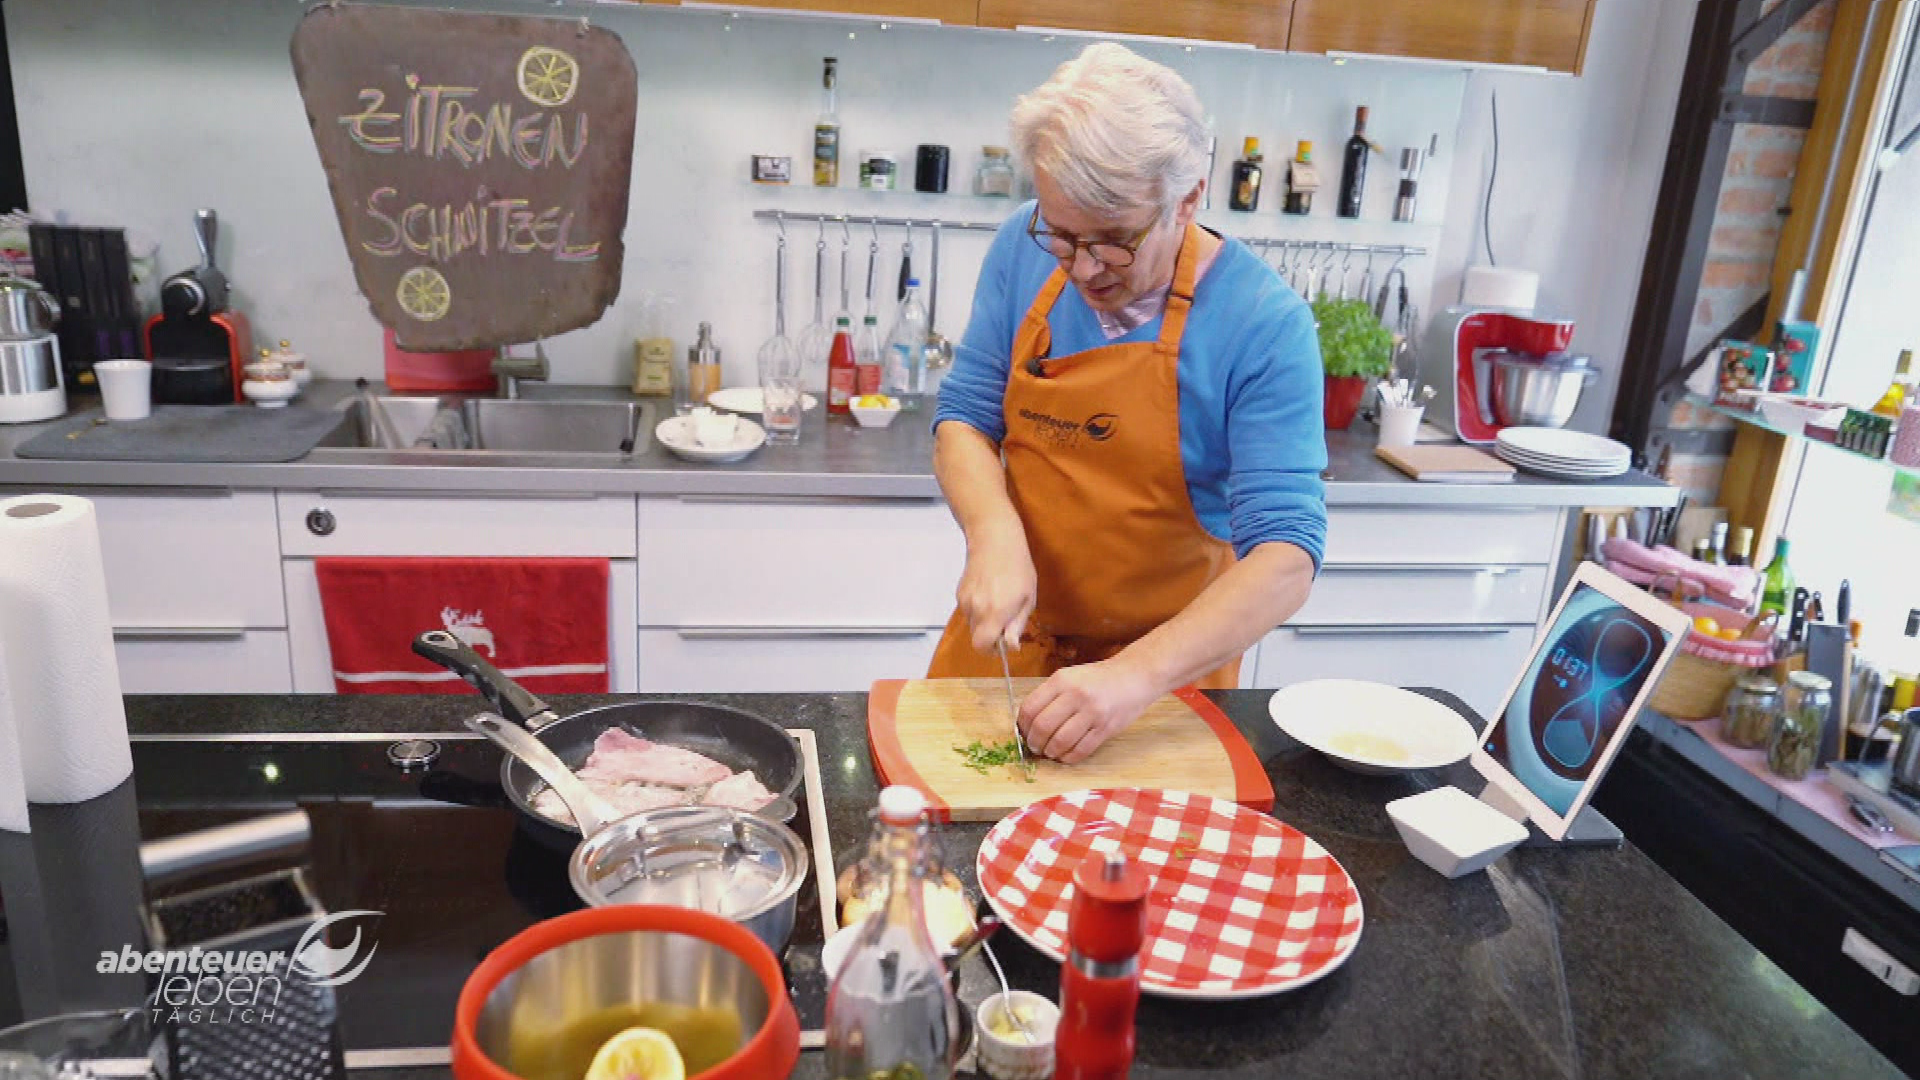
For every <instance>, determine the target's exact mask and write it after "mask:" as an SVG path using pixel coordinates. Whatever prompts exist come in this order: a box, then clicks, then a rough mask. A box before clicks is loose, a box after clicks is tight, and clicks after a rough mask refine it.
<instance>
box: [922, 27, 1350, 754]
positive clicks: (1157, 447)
mask: <svg viewBox="0 0 1920 1080" xmlns="http://www.w3.org/2000/svg"><path fill="white" fill-rule="evenodd" d="M1202 116H1203V114H1202V111H1201V108H1200V102H1199V100H1198V98H1196V97H1195V95H1194V92H1193V89H1192V88H1191V87H1189V86H1188V85H1187V83H1186V82H1185V81H1184V80H1183V79H1181V78H1180V76H1179V75H1177V74H1175V73H1174V72H1173V71H1172V70H1171V69H1168V68H1166V67H1163V66H1161V65H1159V64H1156V63H1153V62H1151V61H1148V60H1145V59H1143V58H1141V57H1139V56H1137V55H1135V54H1134V53H1132V52H1130V51H1128V50H1127V49H1125V48H1123V47H1121V46H1118V45H1111V44H1100V45H1094V46H1091V47H1089V48H1088V49H1087V50H1086V51H1085V52H1083V53H1082V54H1081V55H1080V56H1079V58H1078V59H1075V60H1072V61H1069V62H1067V63H1066V64H1063V65H1061V67H1060V69H1059V70H1058V71H1056V72H1055V73H1054V75H1053V78H1052V79H1050V80H1049V81H1048V82H1047V83H1046V84H1045V85H1043V86H1041V87H1039V88H1038V89H1036V90H1034V91H1033V92H1032V93H1030V94H1028V95H1026V96H1025V97H1023V98H1021V99H1020V101H1019V102H1018V104H1016V105H1015V107H1014V111H1013V133H1014V143H1015V146H1016V148H1017V152H1018V153H1019V154H1020V155H1021V156H1022V157H1023V158H1024V160H1025V161H1026V162H1027V163H1028V165H1029V166H1030V167H1031V169H1032V170H1033V175H1034V190H1035V193H1036V195H1037V196H1038V199H1037V201H1036V202H1034V203H1032V204H1029V205H1027V206H1024V207H1022V208H1021V209H1020V210H1019V212H1018V213H1016V214H1015V215H1014V216H1013V218H1011V219H1010V220H1009V221H1008V222H1007V224H1006V225H1004V226H1003V227H1002V228H1001V229H1000V232H999V234H998V236H997V237H996V238H995V240H994V242H993V246H992V249H991V251H990V252H989V253H988V255H987V259H986V263H985V265H984V266H983V268H982V269H981V272H980V282H979V286H978V288H977V290H976V292H975V297H974V307H973V318H972V320H971V322H969V324H968V326H967V331H966V335H965V340H964V341H962V342H961V344H960V348H959V350H958V354H957V358H956V360H955V363H954V368H953V372H952V374H951V375H950V376H949V377H948V378H947V380H946V382H945V383H944V384H943V386H942V389H941V395H940V405H939V410H938V412H937V413H936V414H935V419H934V423H935V432H936V434H935V451H934V471H935V473H936V474H937V476H938V477H939V480H940V486H941V489H942V490H943V491H944V492H945V493H946V497H947V501H948V503H949V505H950V506H951V507H952V508H953V514H954V517H955V519H957V520H958V521H959V523H960V527H961V530H962V531H963V532H964V533H965V534H966V540H967V562H966V569H965V572H964V573H963V575H962V576H961V579H960V585H959V589H958V600H959V604H958V608H957V610H956V611H955V612H954V614H953V618H952V619H951V620H950V621H949V622H948V625H947V630H946V634H945V636H944V637H943V638H942V639H941V642H940V646H939V648H938V650H937V651H936V653H935V655H934V660H933V665H932V669H931V671H930V672H929V674H930V675H931V676H933V677H936V678H938V677H960V676H971V677H984V676H998V675H999V674H1000V670H1001V669H1000V657H999V656H998V655H997V652H998V649H999V648H1000V647H1001V646H1004V647H1005V648H1006V649H1007V657H1008V659H1009V661H1010V664H1011V667H1012V670H1013V673H1014V674H1016V675H1028V676H1045V677H1047V679H1046V682H1045V683H1043V684H1042V685H1041V686H1040V687H1039V688H1038V689H1037V690H1035V691H1034V692H1033V693H1031V694H1029V695H1028V696H1027V698H1026V700H1025V701H1024V702H1023V703H1022V705H1021V707H1020V715H1019V724H1020V728H1021V731H1022V732H1023V733H1024V736H1025V739H1026V742H1027V745H1028V746H1030V747H1032V748H1033V749H1035V750H1037V751H1039V752H1040V753H1042V754H1045V755H1047V756H1049V757H1052V758H1056V759H1059V760H1062V761H1067V762H1074V761H1080V760H1082V759H1084V758H1086V757H1087V756H1088V755H1089V754H1091V753H1093V751H1094V750H1095V749H1097V748H1098V747H1099V746H1100V745H1101V743H1103V742H1105V741H1106V740H1107V739H1108V738H1110V737H1112V736H1113V734H1114V733H1115V732H1117V731H1119V730H1120V729H1121V728H1123V727H1125V726H1126V725H1127V724H1129V723H1131V722H1132V721H1133V720H1135V719H1136V718H1137V717H1138V716H1139V715H1140V714H1141V713H1142V712H1144V711H1145V710H1146V708H1147V706H1148V705H1150V704H1151V703H1152V702H1153V701H1154V700H1155V699H1157V698H1158V697H1159V696H1160V695H1162V694H1164V693H1165V692H1166V691H1168V690H1170V689H1172V688H1174V687H1177V686H1181V685H1183V684H1186V683H1198V684H1199V685H1201V686H1206V687H1230V686H1234V685H1237V680H1238V670H1239V657H1240V656H1241V654H1242V653H1244V652H1245V651H1246V649H1247V648H1248V647H1249V646H1250V645H1252V644H1253V643H1254V642H1255V641H1257V640H1259V639H1260V638H1261V637H1262V636H1263V635H1264V634H1266V633H1267V632H1268V631H1269V630H1271V629H1273V628H1274V627H1275V626H1277V625H1279V624H1280V623H1282V622H1285V621H1286V620H1287V619H1288V618H1289V617H1291V616H1292V615H1293V613H1294V612H1296V611H1298V610H1299V609H1300V606H1301V605H1302V604H1304V603H1305V602H1306V599H1307V594H1308V591H1309V590H1310V589H1311V587H1312V584H1313V577H1314V572H1315V570H1316V568H1317V566H1318V564H1319V560H1320V557H1321V553H1322V551H1323V549H1324V546H1325V538H1326V504H1325V489H1324V487H1323V485H1322V483H1321V480H1320V472H1321V470H1322V469H1323V468H1325V466H1326V445H1325V440H1324V436H1323V432H1322V425H1321V387H1322V374H1321V367H1320V353H1319V346H1318V342H1317V340H1316V338H1315V335H1314V324H1313V316H1312V313H1311V311H1310V310H1309V309H1308V308H1307V306H1306V304H1305V303H1304V302H1302V301H1301V299H1300V298H1299V297H1298V296H1296V295H1295V294H1294V293H1293V292H1292V291H1291V290H1289V289H1288V288H1287V286H1286V285H1284V284H1283V283H1282V282H1281V281H1280V279H1279V277H1278V276H1277V275H1276V274H1275V273H1274V272H1273V271H1272V269H1271V268H1269V267H1268V266H1267V265H1266V263H1265V262H1263V261H1262V260H1261V259H1259V258H1258V257H1257V256H1255V255H1254V254H1253V253H1252V252H1251V251H1250V250H1249V249H1248V248H1247V247H1246V246H1245V245H1243V244H1241V243H1239V242H1238V241H1234V240H1225V239H1222V238H1221V237H1220V236H1218V235H1216V234H1214V233H1212V232H1210V231H1208V230H1206V229H1204V228H1202V227H1200V226H1199V225H1197V224H1196V223H1195V221H1194V216H1195V212H1196V211H1197V210H1198V208H1199V206H1200V200H1201V196H1202V194H1203V192H1204V190H1205V188H1206V183H1207V175H1206V174H1207V162H1208V154H1207V140H1208V135H1207V129H1206V126H1205V123H1204V121H1203V119H1202ZM1068 286H1071V288H1069V287H1068Z"/></svg>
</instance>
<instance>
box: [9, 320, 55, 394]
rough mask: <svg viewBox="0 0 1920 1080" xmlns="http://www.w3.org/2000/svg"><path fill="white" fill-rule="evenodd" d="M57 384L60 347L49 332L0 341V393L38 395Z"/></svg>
mask: <svg viewBox="0 0 1920 1080" xmlns="http://www.w3.org/2000/svg"><path fill="white" fill-rule="evenodd" d="M61 385H63V384H62V382H61V380H60V347H59V345H58V344H56V343H55V339H54V337H53V335H52V334H41V335H40V336H39V337H35V338H27V339H24V340H15V341H0V396H11V395H15V394H38V393H42V392H44V391H47V390H52V389H55V388H56V387H59V386H61Z"/></svg>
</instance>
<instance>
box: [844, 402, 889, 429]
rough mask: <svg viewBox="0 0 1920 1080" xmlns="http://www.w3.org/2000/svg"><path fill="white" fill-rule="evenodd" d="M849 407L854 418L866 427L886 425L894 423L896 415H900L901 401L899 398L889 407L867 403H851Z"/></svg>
mask: <svg viewBox="0 0 1920 1080" xmlns="http://www.w3.org/2000/svg"><path fill="white" fill-rule="evenodd" d="M848 408H849V409H851V410H852V411H853V418H854V420H855V421H856V422H858V423H859V425H860V426H861V427H866V428H883V427H886V426H887V425H888V424H891V423H893V418H894V417H896V416H899V415H900V401H899V399H897V398H895V399H893V404H892V405H891V406H889V407H887V408H880V409H876V408H871V407H868V406H865V405H849V406H848Z"/></svg>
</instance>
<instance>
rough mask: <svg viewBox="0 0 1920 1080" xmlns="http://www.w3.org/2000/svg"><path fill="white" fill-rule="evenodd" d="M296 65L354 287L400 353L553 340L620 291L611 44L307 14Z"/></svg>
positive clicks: (441, 23)
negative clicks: (390, 330)
mask: <svg viewBox="0 0 1920 1080" xmlns="http://www.w3.org/2000/svg"><path fill="white" fill-rule="evenodd" d="M293 70H294V77H295V78H296V79H297V80H298V81H299V84H300V96H301V98H302V99H303V100H304V101H305V103H306V109H307V120H308V122H309V123H310V124H311V125H312V126H313V140H314V143H315V144H316V145H317V146H318V148H319V151H320V163H321V165H322V166H323V167H324V168H325V169H326V173H327V186H328V188H329V189H330V190H331V191H332V193H333V206H334V211H335V212H336V213H337V214H338V215H339V218H340V232H341V234H342V235H343V236H344V237H345V239H346V244H347V254H348V256H349V258H351V259H352V261H353V273H354V278H355V280H356V281H358V283H359V285H360V291H361V292H362V293H364V294H366V297H367V299H368V300H369V301H370V302H371V305H372V307H373V314H374V317H375V318H377V319H379V320H380V322H381V323H383V324H385V325H386V326H390V327H392V328H393V332H394V336H395V338H396V339H398V341H399V343H400V344H401V345H403V346H405V347H406V348H409V349H413V350H417V351H423V352H424V351H438V350H451V349H470V348H486V347H490V346H494V345H503V344H510V343H513V342H523V341H533V340H535V339H538V338H543V337H551V336H552V335H554V334H559V333H563V332H565V331H567V330H575V329H578V328H580V327H582V326H587V325H590V324H591V323H593V322H594V321H595V320H597V319H599V318H600V316H601V314H602V313H604V312H605V311H606V309H607V305H609V304H611V303H612V302H613V298H614V297H615V296H616V295H618V294H619V292H620V266H621V263H622V261H623V255H624V252H625V248H624V245H623V244H622V243H621V233H622V232H623V231H624V230H625V228H626V224H627V190H628V177H629V175H630V172H631V169H632V161H633V118H634V106H635V95H636V91H635V86H636V80H635V76H634V68H633V59H632V57H631V56H630V55H629V54H628V52H627V47H626V45H625V44H624V43H623V42H621V40H620V38H619V35H617V34H614V33H612V32H611V31H608V30H603V29H600V28H597V27H591V26H588V25H587V24H586V23H585V21H584V20H580V19H550V18H526V17H520V16H509V15H485V14H469V13H462V12H454V11H432V10H427V9H424V8H400V7H385V6H376V5H361V4H337V5H320V6H317V7H314V8H313V9H311V10H310V11H308V12H307V14H306V16H305V17H304V18H303V19H302V20H301V22H300V26H299V28H298V29H297V30H295V31H294V35H293Z"/></svg>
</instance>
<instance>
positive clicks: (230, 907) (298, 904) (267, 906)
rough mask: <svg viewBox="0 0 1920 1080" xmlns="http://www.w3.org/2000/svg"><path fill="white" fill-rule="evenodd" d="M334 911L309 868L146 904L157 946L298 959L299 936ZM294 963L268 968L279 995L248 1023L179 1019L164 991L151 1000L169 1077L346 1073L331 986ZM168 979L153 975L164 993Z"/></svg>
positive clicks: (276, 1079)
mask: <svg viewBox="0 0 1920 1080" xmlns="http://www.w3.org/2000/svg"><path fill="white" fill-rule="evenodd" d="M326 913H327V912H326V909H325V908H324V907H322V906H321V905H320V902H319V901H318V900H317V899H316V898H315V897H314V894H313V890H312V888H311V887H310V886H309V885H308V883H307V879H306V875H305V873H304V872H303V871H301V870H298V869H294V870H282V871H277V872H275V873H271V874H264V875H261V876H258V877H251V878H247V879H245V880H242V881H237V882H234V883H232V884H228V885H221V886H217V887H215V888H211V889H202V890H198V891H196V892H191V893H185V894H183V895H180V896H176V897H169V898H167V899H164V900H157V901H154V902H152V903H150V904H149V905H148V906H147V929H148V933H149V936H150V940H151V941H152V942H153V947H154V948H156V949H167V950H187V949H191V948H192V947H193V946H196V945H197V946H199V947H200V948H202V949H211V950H219V951H250V950H268V951H278V952H282V953H285V954H287V956H288V957H291V956H292V955H293V953H294V951H295V949H296V947H297V946H298V945H299V942H300V938H301V935H303V934H305V933H306V932H307V930H308V928H309V927H311V926H312V925H313V924H314V922H315V921H316V920H318V919H321V918H323V917H325V915H326ZM290 968H291V964H290V962H282V963H280V964H279V965H278V966H277V967H276V968H275V970H274V971H273V972H271V973H270V974H271V977H272V978H275V979H277V980H278V984H279V986H278V992H277V993H276V994H274V995H272V999H271V1008H270V1009H268V1008H267V1007H266V1005H267V1003H266V1001H265V1000H264V999H262V1001H261V1005H260V1007H259V1008H257V1009H256V1012H257V1013H260V1014H267V1015H258V1016H255V1017H253V1018H251V1020H250V1022H248V1021H243V1020H242V1019H237V1018H236V1019H231V1020H226V1021H223V1022H212V1021H211V1020H210V1019H208V1018H206V1017H204V1016H203V1017H202V1018H201V1019H199V1020H198V1021H196V1020H194V1019H193V1018H191V1017H190V1016H182V1017H179V1018H175V1017H174V1015H173V1012H174V1009H173V1007H172V1006H170V1005H167V1004H165V1003H163V1002H161V1001H159V1000H158V999H157V996H156V998H154V999H150V1001H149V1005H151V1006H154V1007H157V1008H158V1009H159V1012H158V1013H157V1014H156V1015H155V1019H156V1021H157V1023H158V1024H159V1025H160V1026H162V1027H163V1028H164V1029H165V1031H166V1042H167V1064H168V1076H169V1078H170V1080H339V1078H342V1077H344V1076H345V1075H346V1059H345V1056H344V1054H343V1052H342V1046H341V1042H340V1031H339V1024H338V1021H339V1006H338V1003H337V1001H336V1000H335V998H334V993H333V988H332V987H328V986H317V985H314V984H313V983H312V982H310V981H309V980H307V979H306V978H305V977H303V976H302V975H301V974H299V973H298V972H295V971H292V970H290ZM162 978H163V977H162V976H151V975H150V976H148V985H149V989H150V991H153V992H155V993H156V995H157V992H158V991H159V990H160V988H161V985H162V983H161V979H162ZM249 1001H251V999H249ZM222 1008H223V1009H224V1008H225V1005H224V1004H223V1006H222ZM182 1012H185V1010H182ZM227 1015H229V1016H231V1015H232V1014H231V1013H228V1014H227Z"/></svg>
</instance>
